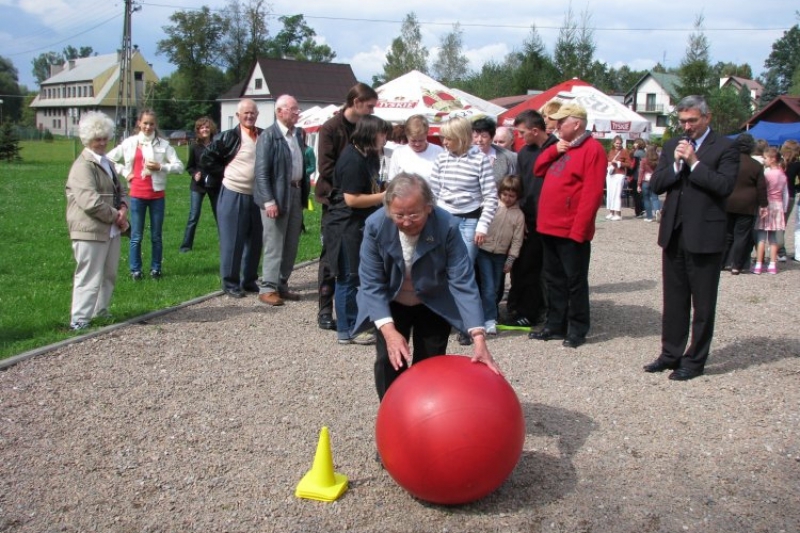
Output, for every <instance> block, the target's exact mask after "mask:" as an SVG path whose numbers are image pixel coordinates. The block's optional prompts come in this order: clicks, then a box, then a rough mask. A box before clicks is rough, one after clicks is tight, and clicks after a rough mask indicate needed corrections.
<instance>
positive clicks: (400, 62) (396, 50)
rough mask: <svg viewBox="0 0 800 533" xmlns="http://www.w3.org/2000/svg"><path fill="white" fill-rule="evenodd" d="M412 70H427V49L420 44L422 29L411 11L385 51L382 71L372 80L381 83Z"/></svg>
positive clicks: (374, 82) (376, 83) (377, 83)
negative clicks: (398, 33) (397, 35)
mask: <svg viewBox="0 0 800 533" xmlns="http://www.w3.org/2000/svg"><path fill="white" fill-rule="evenodd" d="M412 70H418V71H420V72H428V49H427V48H425V47H424V46H423V45H422V30H421V29H420V26H419V21H418V20H417V15H416V14H414V12H413V11H412V12H411V13H409V14H408V15H406V17H405V18H404V19H403V25H402V26H401V27H400V36H399V37H397V38H395V39H394V40H393V41H392V45H391V47H390V49H389V51H388V52H387V53H386V63H384V64H383V72H382V73H381V74H379V75H377V76H373V78H372V81H373V84H375V85H381V84H383V83H386V82H388V81H392V80H393V79H395V78H398V77H400V76H402V75H403V74H406V73H407V72H410V71H412Z"/></svg>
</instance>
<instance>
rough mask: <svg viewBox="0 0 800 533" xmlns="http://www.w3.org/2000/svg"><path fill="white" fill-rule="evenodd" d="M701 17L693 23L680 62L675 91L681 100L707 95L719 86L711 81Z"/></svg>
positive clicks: (702, 18)
mask: <svg viewBox="0 0 800 533" xmlns="http://www.w3.org/2000/svg"><path fill="white" fill-rule="evenodd" d="M704 20H705V19H704V17H703V15H702V14H701V15H698V16H697V18H696V19H695V22H694V32H692V33H691V34H690V35H689V43H688V45H687V46H686V56H684V58H683V60H682V61H681V67H680V72H679V76H680V82H679V85H678V87H677V88H676V90H677V91H678V94H679V95H680V97H681V98H683V97H684V96H689V95H691V94H699V95H708V94H709V92H710V90H711V89H712V88H714V87H717V86H718V85H719V81H718V80H717V81H716V82H715V81H713V72H712V69H711V62H710V60H709V49H710V48H711V46H710V45H709V43H708V38H707V37H706V35H705V33H704V31H703V21H704Z"/></svg>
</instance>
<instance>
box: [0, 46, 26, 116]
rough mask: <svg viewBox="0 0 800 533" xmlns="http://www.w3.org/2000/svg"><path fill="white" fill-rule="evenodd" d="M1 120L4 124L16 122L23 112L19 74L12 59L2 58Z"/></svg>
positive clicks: (0, 79)
mask: <svg viewBox="0 0 800 533" xmlns="http://www.w3.org/2000/svg"><path fill="white" fill-rule="evenodd" d="M0 95H2V97H0V98H1V99H2V100H3V103H2V104H0V118H2V120H3V122H16V121H18V120H19V118H20V114H21V110H22V90H21V89H20V86H19V73H18V72H17V68H16V67H15V66H14V63H12V62H11V60H10V59H6V58H5V57H2V56H0Z"/></svg>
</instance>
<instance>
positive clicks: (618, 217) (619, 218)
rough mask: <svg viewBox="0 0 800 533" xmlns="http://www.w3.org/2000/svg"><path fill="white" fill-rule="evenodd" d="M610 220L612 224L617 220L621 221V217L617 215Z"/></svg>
mask: <svg viewBox="0 0 800 533" xmlns="http://www.w3.org/2000/svg"><path fill="white" fill-rule="evenodd" d="M610 220H612V221H613V222H616V221H618V220H622V217H621V216H619V215H614V216H613V217H611V218H610Z"/></svg>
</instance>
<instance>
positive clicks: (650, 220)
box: [644, 218, 653, 222]
mask: <svg viewBox="0 0 800 533" xmlns="http://www.w3.org/2000/svg"><path fill="white" fill-rule="evenodd" d="M644 221H645V222H652V221H653V219H652V218H646V219H644Z"/></svg>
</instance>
